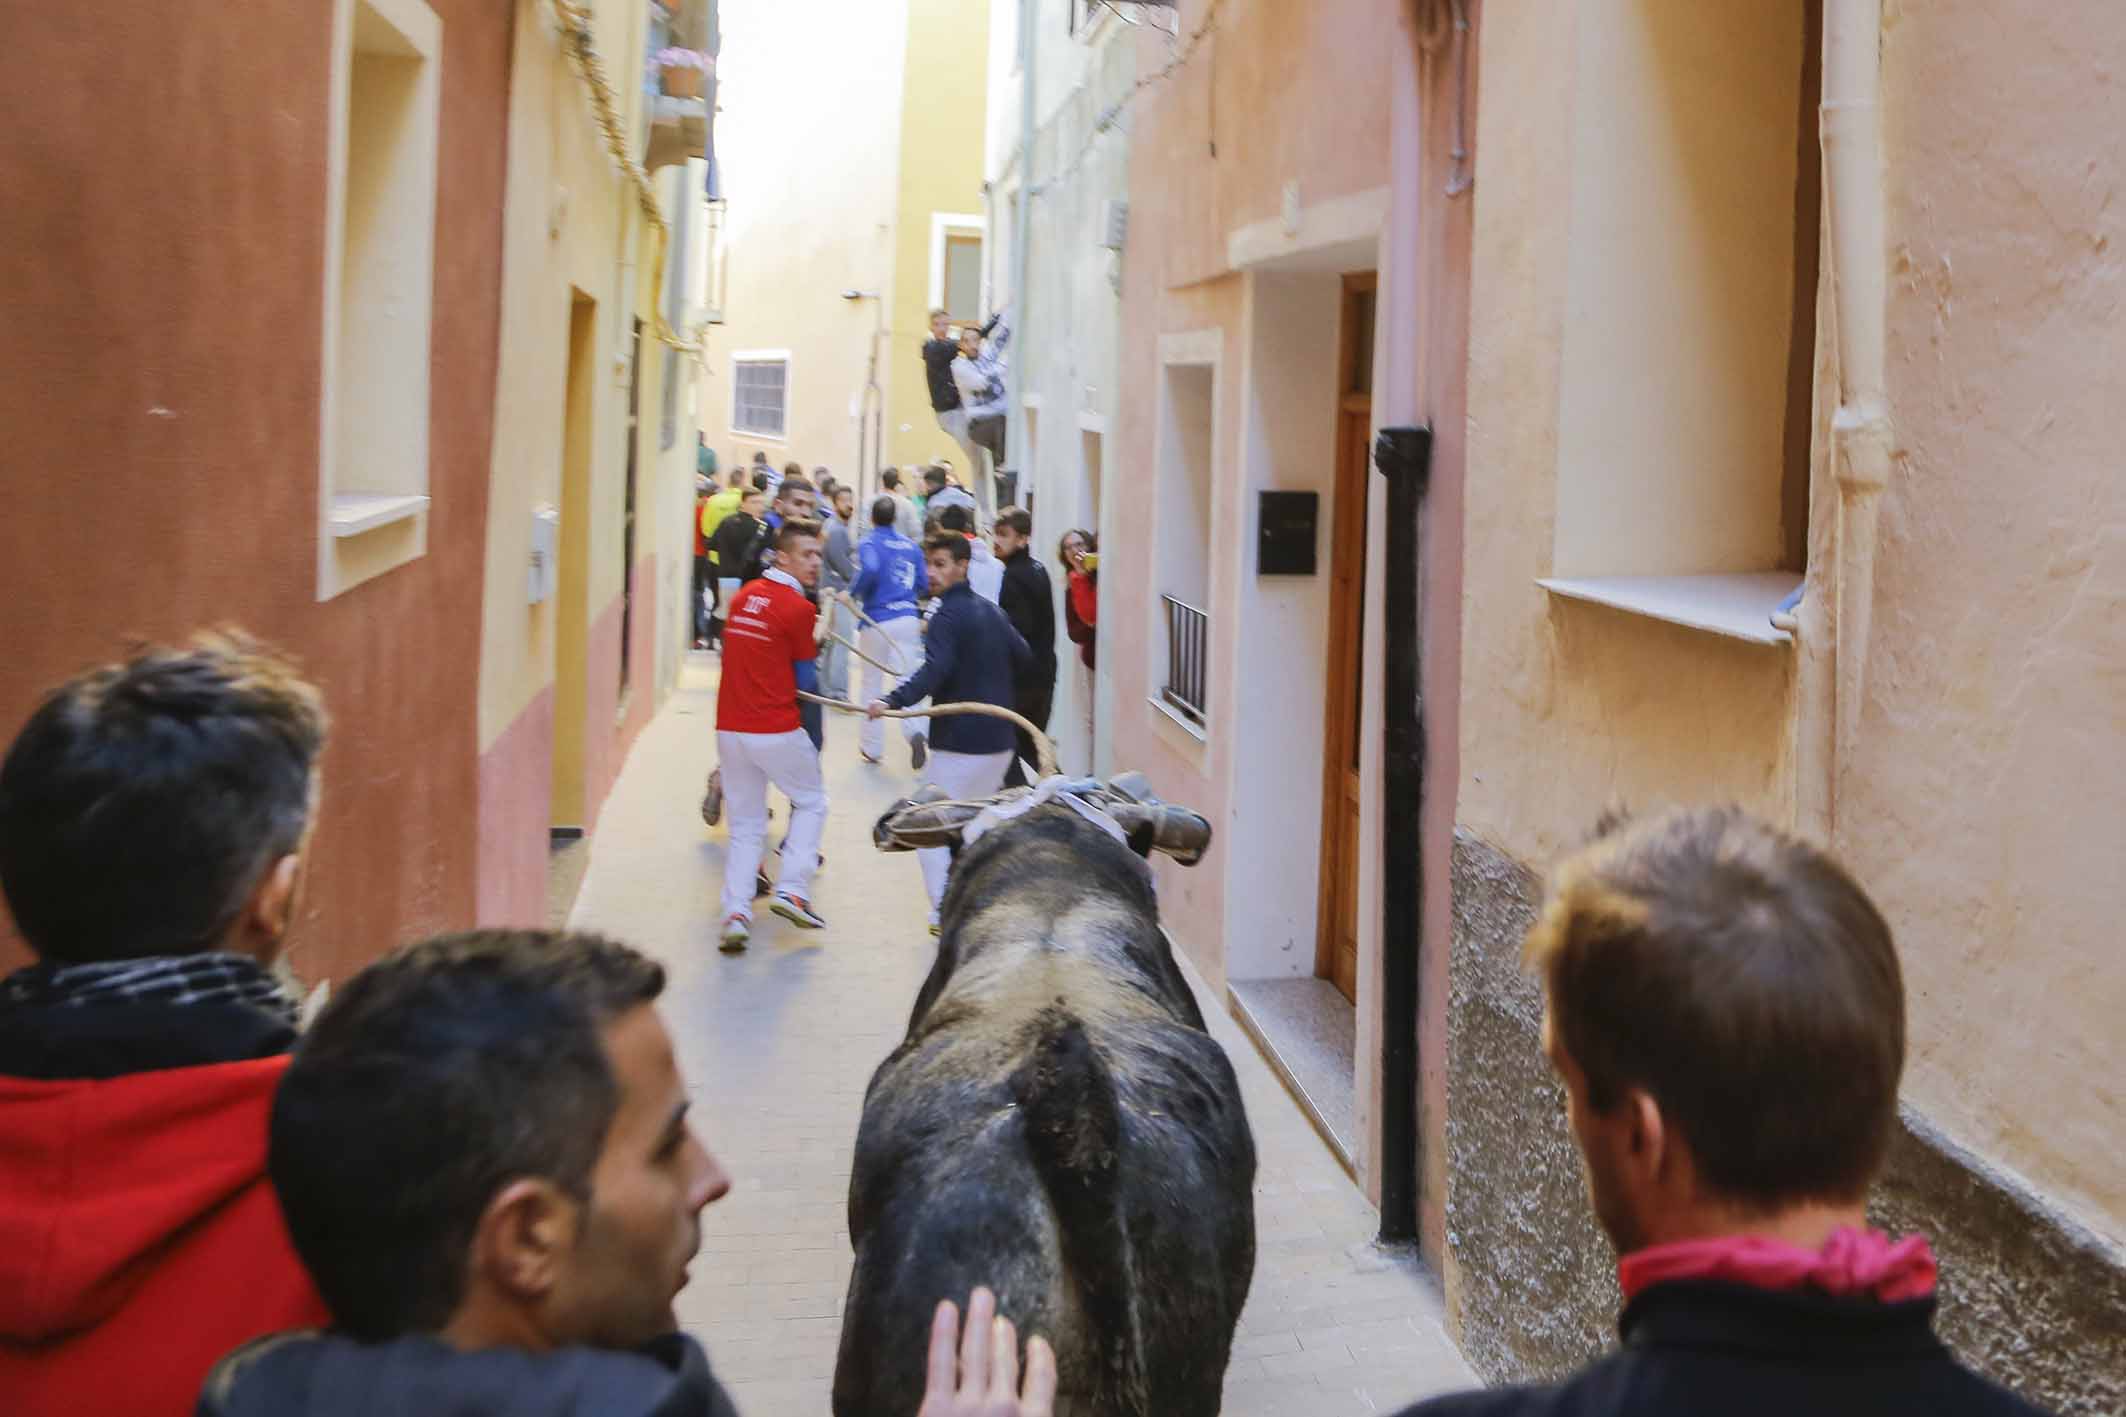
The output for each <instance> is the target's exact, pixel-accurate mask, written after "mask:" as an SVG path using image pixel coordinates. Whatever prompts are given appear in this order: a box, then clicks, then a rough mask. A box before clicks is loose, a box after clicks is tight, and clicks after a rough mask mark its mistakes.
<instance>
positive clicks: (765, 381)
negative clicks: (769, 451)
mask: <svg viewBox="0 0 2126 1417" xmlns="http://www.w3.org/2000/svg"><path fill="white" fill-rule="evenodd" d="M789 401H790V356H789V353H788V352H787V351H782V350H778V351H775V352H772V353H750V354H737V355H733V356H732V358H731V431H732V432H733V433H750V434H751V435H753V436H754V437H756V438H780V437H782V436H784V430H785V429H786V428H787V427H788V426H789V413H790V409H789Z"/></svg>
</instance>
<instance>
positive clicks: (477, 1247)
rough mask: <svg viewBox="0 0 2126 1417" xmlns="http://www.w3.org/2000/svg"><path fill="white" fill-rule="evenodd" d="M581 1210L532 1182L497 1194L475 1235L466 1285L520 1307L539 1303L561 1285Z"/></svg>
mask: <svg viewBox="0 0 2126 1417" xmlns="http://www.w3.org/2000/svg"><path fill="white" fill-rule="evenodd" d="M579 1219H580V1209H579V1207H578V1206H577V1204H576V1202H575V1201H574V1200H572V1199H571V1198H570V1197H569V1196H568V1195H567V1194H566V1193H565V1192H563V1191H562V1190H561V1188H560V1187H558V1186H556V1185H555V1184H554V1183H553V1182H551V1181H547V1180H542V1179H539V1178H536V1177H524V1178H521V1179H519V1180H515V1181H512V1182H510V1183H509V1184H508V1185H506V1186H504V1187H503V1188H502V1189H501V1190H499V1191H497V1192H495V1195H494V1199H492V1200H490V1201H489V1202H488V1203H487V1209H486V1210H485V1211H482V1212H481V1214H480V1223H479V1225H478V1226H477V1227H476V1228H475V1229H474V1231H473V1237H472V1252H471V1256H470V1264H469V1274H468V1280H469V1281H470V1282H472V1283H478V1284H484V1285H485V1286H486V1287H488V1288H491V1289H493V1290H496V1291H499V1292H500V1293H501V1294H503V1295H506V1296H507V1297H509V1298H511V1299H514V1300H518V1301H520V1302H537V1301H539V1300H542V1299H544V1298H546V1296H547V1295H549V1294H551V1293H552V1292H553V1291H554V1289H555V1287H556V1286H557V1285H558V1284H559V1283H560V1280H561V1267H562V1263H563V1260H564V1258H565V1256H566V1255H567V1254H568V1252H569V1250H570V1249H572V1248H573V1247H574V1246H575V1243H576V1227H577V1225H578V1223H579Z"/></svg>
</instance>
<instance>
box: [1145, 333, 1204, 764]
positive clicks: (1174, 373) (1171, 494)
mask: <svg viewBox="0 0 2126 1417" xmlns="http://www.w3.org/2000/svg"><path fill="white" fill-rule="evenodd" d="M1219 340H1220V336H1219V334H1218V332H1217V331H1215V330H1213V331H1205V332H1202V333H1197V334H1186V335H1169V336H1167V337H1165V339H1163V340H1162V341H1161V346H1162V350H1161V353H1162V359H1163V362H1164V365H1165V367H1164V369H1163V371H1162V373H1163V378H1162V380H1161V386H1160V399H1159V423H1158V440H1157V444H1156V448H1155V453H1154V459H1153V473H1154V478H1155V484H1156V485H1155V486H1154V488H1153V496H1152V517H1153V532H1152V542H1153V545H1154V547H1155V548H1156V559H1155V561H1154V563H1153V575H1154V577H1155V584H1154V586H1153V589H1155V590H1156V591H1157V592H1158V601H1157V609H1156V613H1157V614H1158V615H1159V617H1160V624H1159V627H1158V628H1157V629H1155V630H1154V632H1153V637H1152V640H1153V644H1154V646H1155V648H1154V651H1153V653H1154V654H1155V655H1159V656H1160V657H1159V658H1158V659H1157V660H1156V661H1155V663H1154V664H1153V666H1152V675H1153V681H1152V682H1153V683H1155V684H1157V685H1158V686H1159V692H1158V693H1157V694H1156V695H1155V696H1154V698H1153V703H1154V704H1155V705H1157V706H1158V707H1160V708H1162V709H1164V710H1166V712H1167V713H1168V714H1169V715H1170V716H1173V717H1176V718H1178V719H1180V720H1181V721H1182V722H1183V723H1184V724H1185V725H1186V726H1188V727H1189V728H1190V729H1191V730H1192V731H1193V732H1194V733H1196V734H1197V735H1198V736H1199V737H1200V736H1202V734H1203V733H1204V732H1205V730H1206V728H1207V726H1208V725H1207V721H1206V720H1207V718H1208V713H1209V704H1210V690H1211V680H1212V675H1211V653H1212V649H1211V633H1210V625H1211V616H1210V610H1211V600H1210V592H1211V500H1212V486H1213V481H1214V479H1213V476H1212V459H1213V457H1214V454H1215V449H1214V442H1215V437H1216V434H1215V431H1214V430H1215V429H1216V427H1217V418H1216V412H1215V410H1216V402H1217V388H1218V365H1217V363H1216V362H1215V361H1216V357H1217V350H1218V344H1219ZM1161 650H1163V651H1164V653H1163V655H1162V654H1161Z"/></svg>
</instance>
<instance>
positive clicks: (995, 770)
mask: <svg viewBox="0 0 2126 1417" xmlns="http://www.w3.org/2000/svg"><path fill="white" fill-rule="evenodd" d="M923 551H924V559H925V560H926V561H927V562H928V563H929V566H930V589H931V590H932V591H933V592H935V593H936V595H937V597H938V608H937V613H936V614H935V615H933V616H931V618H930V629H929V631H928V632H927V633H926V634H925V636H924V644H923V667H922V668H921V669H918V670H916V671H915V673H914V674H912V675H910V676H909V677H908V678H907V679H905V680H903V681H902V682H901V684H900V687H898V688H896V689H895V690H894V691H893V692H892V693H890V694H888V695H886V697H885V698H883V699H874V700H872V701H871V710H870V712H871V717H873V718H877V717H878V716H879V715H880V714H882V713H884V712H885V711H886V710H887V709H905V708H907V707H909V706H910V705H912V704H919V703H921V702H922V701H923V700H924V699H926V698H927V699H929V700H931V701H932V702H934V703H940V704H948V703H950V704H965V703H977V704H995V705H997V706H998V707H999V708H1010V707H1011V704H1012V694H1013V685H1014V683H1015V681H1016V679H1017V677H1018V676H1019V675H1020V674H1021V673H1023V672H1024V671H1025V670H1026V669H1027V668H1028V667H1030V666H1031V665H1032V663H1033V651H1032V650H1031V649H1029V648H1027V645H1026V641H1025V639H1024V638H1023V637H1022V636H1021V635H1020V634H1019V632H1018V631H1017V630H1014V629H1013V628H1012V627H1011V622H1010V621H1009V620H1007V619H1005V618H1004V612H1003V611H1001V610H999V609H997V607H996V606H994V605H992V604H990V603H989V602H988V601H986V600H984V599H982V598H981V597H980V596H978V595H976V594H975V593H974V592H973V591H972V590H971V589H969V588H968V585H967V563H968V560H969V558H970V557H971V556H972V554H973V552H972V550H971V548H970V547H969V546H968V544H967V538H966V537H964V536H961V535H959V534H958V533H957V532H940V533H938V534H937V535H936V536H933V537H931V538H930V539H929V540H928V541H926V542H924V543H923ZM1016 741H1017V731H1016V730H1015V729H1014V728H1013V726H1012V724H1011V722H1010V720H1008V719H1002V718H993V717H991V716H990V715H988V714H954V715H948V716H946V717H943V718H935V719H932V720H931V725H930V762H929V770H928V780H929V781H930V782H931V783H933V784H935V785H936V786H938V787H940V788H942V789H944V790H945V791H946V792H948V793H950V794H951V795H952V796H953V797H954V798H955V799H959V800H966V799H970V798H978V797H987V796H990V795H991V794H993V793H995V792H998V791H1000V790H1001V789H1002V788H1003V786H1004V774H1005V772H1006V771H1007V770H1008V769H1009V768H1010V766H1011V753H1012V746H1013V744H1014V743H1015V742H1016ZM916 859H917V860H918V861H919V862H920V863H921V864H922V867H923V884H924V885H925V886H926V887H928V889H929V891H930V933H931V934H933V935H935V934H936V933H937V931H938V906H939V904H940V903H941V902H943V900H944V899H945V878H946V876H947V875H948V874H949V873H950V871H951V869H952V853H951V852H950V851H949V850H947V849H946V848H944V847H926V848H924V849H923V850H921V851H918V852H916Z"/></svg>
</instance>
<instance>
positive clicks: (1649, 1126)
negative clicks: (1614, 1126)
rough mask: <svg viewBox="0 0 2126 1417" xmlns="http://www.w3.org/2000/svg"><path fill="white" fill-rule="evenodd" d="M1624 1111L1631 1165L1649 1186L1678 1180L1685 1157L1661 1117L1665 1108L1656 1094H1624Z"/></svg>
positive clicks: (1641, 1089)
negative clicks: (1677, 1168) (1676, 1171)
mask: <svg viewBox="0 0 2126 1417" xmlns="http://www.w3.org/2000/svg"><path fill="white" fill-rule="evenodd" d="M1624 1107H1625V1111H1626V1118H1627V1122H1628V1130H1627V1136H1626V1143H1627V1147H1628V1164H1629V1165H1630V1166H1631V1167H1632V1168H1633V1169H1634V1170H1636V1171H1637V1172H1638V1173H1639V1177H1640V1179H1641V1180H1642V1181H1646V1182H1648V1183H1661V1182H1667V1181H1671V1180H1673V1179H1675V1176H1674V1172H1675V1169H1676V1166H1677V1164H1678V1163H1679V1162H1680V1161H1682V1159H1683V1157H1682V1154H1681V1153H1680V1152H1679V1151H1678V1150H1677V1148H1676V1145H1675V1140H1676V1139H1675V1137H1674V1135H1673V1134H1672V1133H1671V1132H1670V1131H1669V1127H1668V1119H1667V1118H1666V1117H1664V1116H1662V1115H1661V1104H1660V1103H1659V1102H1656V1101H1655V1100H1654V1097H1653V1094H1652V1093H1650V1092H1647V1091H1646V1090H1644V1089H1643V1088H1636V1087H1635V1088H1633V1089H1631V1090H1630V1091H1629V1092H1627V1093H1625V1094H1624Z"/></svg>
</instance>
